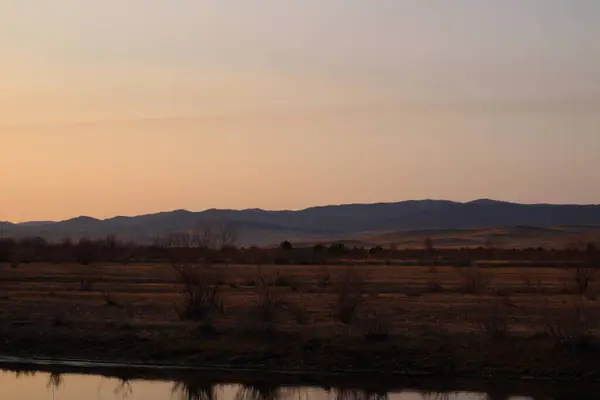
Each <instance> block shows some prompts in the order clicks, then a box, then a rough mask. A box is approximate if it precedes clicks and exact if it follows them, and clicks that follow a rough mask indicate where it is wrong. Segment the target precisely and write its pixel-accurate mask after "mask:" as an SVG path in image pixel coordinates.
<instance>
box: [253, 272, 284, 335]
mask: <svg viewBox="0 0 600 400" xmlns="http://www.w3.org/2000/svg"><path fill="white" fill-rule="evenodd" d="M256 281H257V285H256V300H255V304H256V311H257V317H258V319H259V320H260V321H261V322H265V323H270V324H272V323H274V322H276V320H277V318H278V317H279V315H280V314H281V312H282V311H283V310H284V309H285V302H284V301H283V299H282V298H281V296H280V295H279V294H278V293H276V291H275V290H273V287H272V284H271V283H270V282H269V280H268V278H267V277H266V275H265V274H264V272H263V270H262V268H260V267H259V268H258V274H257V279H256Z"/></svg>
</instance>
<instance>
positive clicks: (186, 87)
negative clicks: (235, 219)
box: [0, 0, 600, 220]
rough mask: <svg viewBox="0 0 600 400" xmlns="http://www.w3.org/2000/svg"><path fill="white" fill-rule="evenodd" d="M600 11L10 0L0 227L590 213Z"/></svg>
mask: <svg viewBox="0 0 600 400" xmlns="http://www.w3.org/2000/svg"><path fill="white" fill-rule="evenodd" d="M599 37H600V1H597V0H571V1H568V0H519V1H517V0H453V1H448V0H374V1H359V0H344V1H343V0H320V1H317V0H307V1H275V0H270V1H269V0H254V1H253V0H229V1H224V0H220V1H217V0H214V1H211V0H205V1H201V0H195V1H192V0H177V1H172V2H169V1H164V0H126V1H123V0H120V1H117V0H104V1H92V0H90V1H78V0H54V1H51V2H50V1H43V0H37V1H35V0H6V1H3V2H2V4H1V5H0V49H1V50H2V63H0V77H1V79H0V138H1V139H3V142H4V143H3V144H2V146H3V149H8V151H6V155H5V156H4V157H3V158H2V159H0V167H1V168H0V171H1V172H0V174H2V175H3V176H2V177H1V178H2V179H0V192H2V193H3V195H2V196H1V198H0V209H2V210H3V211H2V213H3V214H1V215H0V220H2V219H11V220H25V219H47V218H61V217H68V216H72V215H78V214H89V215H93V216H100V217H102V216H111V215H115V214H137V213H143V212H152V211H160V210H167V209H174V208H189V209H193V210H197V209H203V208H210V207H233V208H245V207H263V208H278V209H279V208H302V207H305V206H310V205H315V204H325V203H346V202H370V201H395V200H404V199H413V198H447V199H455V200H470V199H473V198H478V197H493V198H498V199H504V200H515V201H525V202H562V203H571V202H573V203H600V189H598V188H597V187H595V185H594V184H593V182H597V181H600V172H599V171H600V169H599V168H597V167H596V165H597V161H596V160H597V157H598V156H597V154H600V42H599V40H598V38H599Z"/></svg>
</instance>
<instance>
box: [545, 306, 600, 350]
mask: <svg viewBox="0 0 600 400" xmlns="http://www.w3.org/2000/svg"><path fill="white" fill-rule="evenodd" d="M547 304H548V303H547ZM542 318H543V321H542V328H543V333H545V334H546V335H548V336H550V337H551V338H553V339H555V340H556V341H557V343H558V344H561V345H571V346H576V345H579V344H582V343H585V342H586V341H588V340H589V339H590V338H591V337H593V336H594V333H595V331H596V330H597V329H598V327H599V326H600V320H599V319H598V316H597V315H595V314H594V313H593V312H592V310H591V309H590V307H589V306H588V304H587V303H586V302H585V300H583V299H582V300H580V301H578V302H576V303H575V304H573V307H569V308H566V309H561V310H557V309H556V308H552V307H550V306H549V305H548V307H546V308H544V309H542Z"/></svg>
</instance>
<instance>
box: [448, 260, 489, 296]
mask: <svg viewBox="0 0 600 400" xmlns="http://www.w3.org/2000/svg"><path fill="white" fill-rule="evenodd" d="M456 270H457V271H458V274H459V275H460V277H461V279H462V286H461V287H462V290H463V291H464V292H465V293H473V294H478V293H484V292H485V291H486V290H487V289H488V288H489V285H490V283H491V281H492V276H491V274H490V273H489V272H488V271H485V270H483V269H482V268H481V267H459V268H456Z"/></svg>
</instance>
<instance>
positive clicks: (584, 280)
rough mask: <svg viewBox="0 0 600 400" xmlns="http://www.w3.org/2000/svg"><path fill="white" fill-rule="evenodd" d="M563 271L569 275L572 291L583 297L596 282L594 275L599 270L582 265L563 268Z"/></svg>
mask: <svg viewBox="0 0 600 400" xmlns="http://www.w3.org/2000/svg"><path fill="white" fill-rule="evenodd" d="M565 270H566V271H567V274H568V275H569V281H570V283H571V284H572V285H573V291H574V292H575V293H577V294H581V295H584V294H586V293H588V292H589V291H590V290H591V289H592V285H593V284H594V282H595V281H596V275H597V274H598V271H599V270H600V269H599V268H597V267H596V266H592V265H582V266H576V267H573V268H565Z"/></svg>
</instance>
